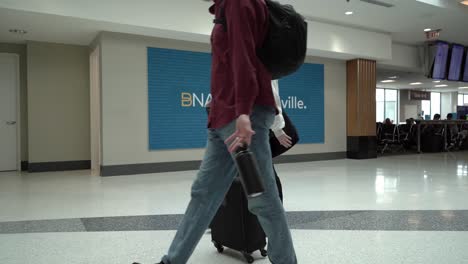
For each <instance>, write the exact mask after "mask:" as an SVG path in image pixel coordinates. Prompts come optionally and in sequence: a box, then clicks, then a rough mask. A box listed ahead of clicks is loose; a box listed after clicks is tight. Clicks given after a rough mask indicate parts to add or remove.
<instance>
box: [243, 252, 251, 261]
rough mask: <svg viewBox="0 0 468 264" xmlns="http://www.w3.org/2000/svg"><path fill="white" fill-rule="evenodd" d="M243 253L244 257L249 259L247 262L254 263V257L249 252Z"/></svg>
mask: <svg viewBox="0 0 468 264" xmlns="http://www.w3.org/2000/svg"><path fill="white" fill-rule="evenodd" d="M242 255H244V258H245V260H246V261H247V263H253V262H254V258H253V257H252V255H250V254H249V253H247V252H242Z"/></svg>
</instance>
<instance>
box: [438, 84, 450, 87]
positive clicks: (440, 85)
mask: <svg viewBox="0 0 468 264" xmlns="http://www.w3.org/2000/svg"><path fill="white" fill-rule="evenodd" d="M447 86H448V85H447V84H438V85H436V86H435V87H447Z"/></svg>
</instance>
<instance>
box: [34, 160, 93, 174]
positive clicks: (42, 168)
mask: <svg viewBox="0 0 468 264" xmlns="http://www.w3.org/2000/svg"><path fill="white" fill-rule="evenodd" d="M89 169H91V161H90V160H74V161H55V162H32V163H29V164H28V171H29V172H47V171H71V170H89Z"/></svg>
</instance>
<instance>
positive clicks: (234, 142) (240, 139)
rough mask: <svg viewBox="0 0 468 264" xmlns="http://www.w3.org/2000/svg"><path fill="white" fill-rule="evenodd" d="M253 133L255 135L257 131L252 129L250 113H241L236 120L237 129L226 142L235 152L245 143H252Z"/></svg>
mask: <svg viewBox="0 0 468 264" xmlns="http://www.w3.org/2000/svg"><path fill="white" fill-rule="evenodd" d="M253 135H255V131H253V130H252V124H251V123H250V117H249V116H248V115H240V116H239V117H238V118H237V120H236V131H235V132H234V133H233V134H232V135H231V136H229V137H228V138H227V139H226V140H225V141H224V143H225V144H226V145H228V150H229V152H230V153H233V152H235V151H236V150H237V149H238V148H240V147H242V146H243V145H247V146H249V145H250V143H252V136H253Z"/></svg>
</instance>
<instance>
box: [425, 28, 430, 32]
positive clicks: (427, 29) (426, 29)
mask: <svg viewBox="0 0 468 264" xmlns="http://www.w3.org/2000/svg"><path fill="white" fill-rule="evenodd" d="M431 30H432V28H425V29H424V32H429V31H431Z"/></svg>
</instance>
